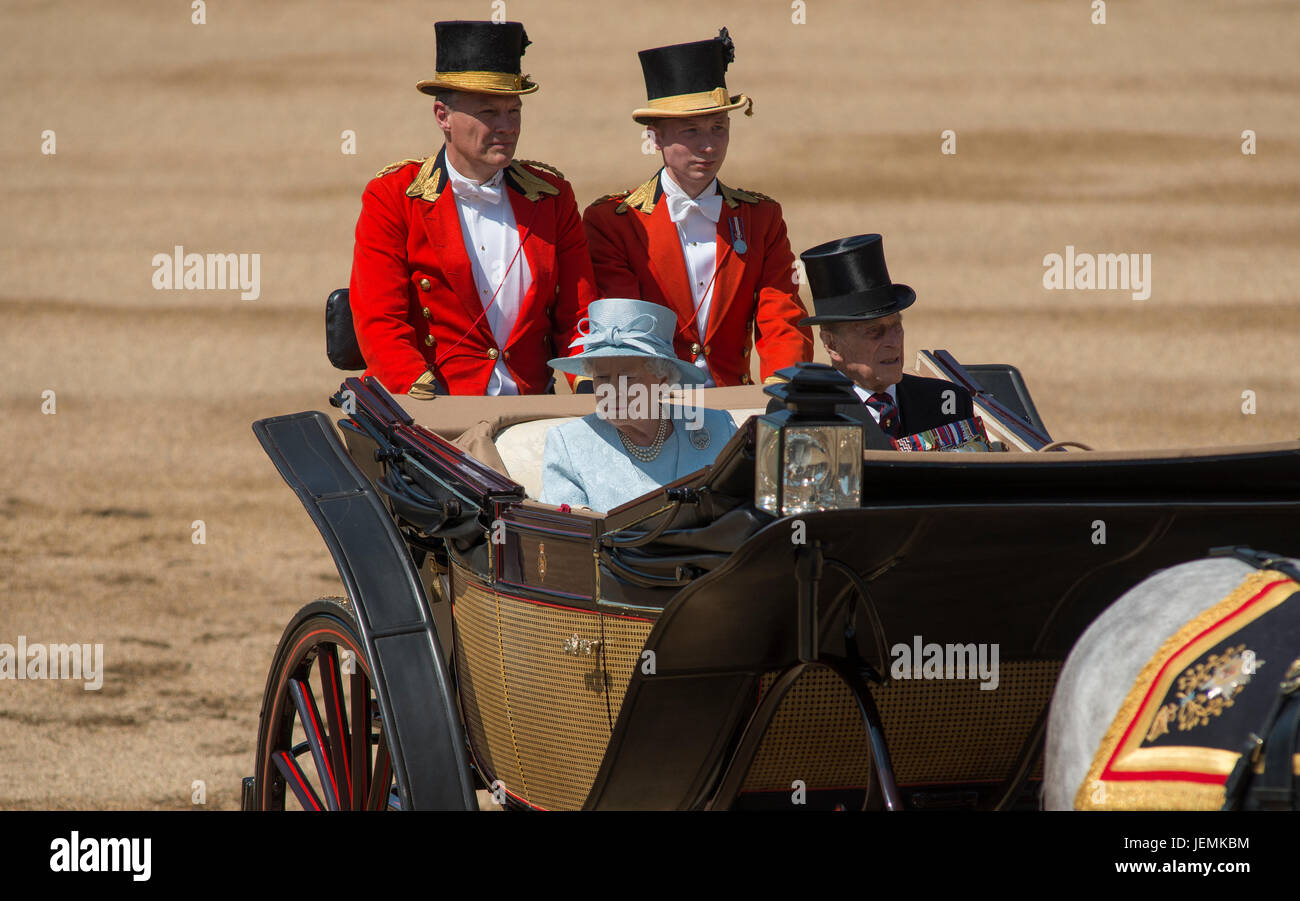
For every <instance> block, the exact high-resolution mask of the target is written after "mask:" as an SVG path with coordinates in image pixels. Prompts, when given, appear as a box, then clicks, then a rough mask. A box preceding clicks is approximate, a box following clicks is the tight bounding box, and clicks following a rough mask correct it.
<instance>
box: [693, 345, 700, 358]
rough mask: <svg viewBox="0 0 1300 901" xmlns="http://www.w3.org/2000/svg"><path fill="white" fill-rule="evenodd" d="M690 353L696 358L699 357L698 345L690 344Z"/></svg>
mask: <svg viewBox="0 0 1300 901" xmlns="http://www.w3.org/2000/svg"><path fill="white" fill-rule="evenodd" d="M691 353H693V354H695V356H697V357H698V356H699V355H700V345H698V344H692V345H691Z"/></svg>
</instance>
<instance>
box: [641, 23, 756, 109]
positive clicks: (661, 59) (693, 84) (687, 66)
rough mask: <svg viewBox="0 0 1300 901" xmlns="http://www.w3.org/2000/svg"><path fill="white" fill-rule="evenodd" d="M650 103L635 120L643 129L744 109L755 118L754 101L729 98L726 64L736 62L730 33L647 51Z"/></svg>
mask: <svg viewBox="0 0 1300 901" xmlns="http://www.w3.org/2000/svg"><path fill="white" fill-rule="evenodd" d="M637 55H638V56H640V57H641V71H642V73H644V75H645V92H646V98H647V103H646V105H645V106H644V107H642V108H641V109H638V110H634V111H633V113H632V118H633V119H635V120H636V121H637V122H639V123H640V124H642V125H649V124H650V121H651V120H653V119H664V118H668V119H684V118H687V117H689V116H708V115H712V114H713V113H724V112H727V111H728V110H733V109H739V108H740V107H742V106H743V107H745V115H747V116H752V115H754V109H753V107H754V101H752V100H750V99H749V98H748V97H746V96H745V95H744V94H736V95H735V96H732V95H731V94H728V93H727V79H726V72H727V64H728V63H730V62H733V61H734V60H735V59H736V45H735V44H734V43H732V40H731V36H730V35H728V34H727V29H725V28H724V29H722V30H721V31H719V32H718V36H717V37H716V38H712V39H711V40H707V41H693V42H691V43H689V44H672V45H670V46H667V47H655V48H653V49H650V50H642V51H641V52H640V53H639V54H637Z"/></svg>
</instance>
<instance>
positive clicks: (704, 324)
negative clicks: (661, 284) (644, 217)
mask: <svg viewBox="0 0 1300 901" xmlns="http://www.w3.org/2000/svg"><path fill="white" fill-rule="evenodd" d="M659 183H660V184H661V185H663V189H664V194H665V200H666V201H667V202H668V208H669V211H670V212H669V215H670V216H671V217H673V221H674V222H675V223H676V224H677V237H678V238H679V239H680V240H681V242H682V258H683V259H684V260H685V261H686V276H687V278H689V279H690V282H691V296H692V297H693V298H694V301H695V324H696V326H697V327H698V328H699V330H700V341H701V342H702V341H704V339H705V338H706V337H707V336H708V334H709V311H710V309H711V308H712V306H713V282H714V278H713V277H714V273H715V272H716V271H717V265H718V217H719V216H720V215H721V211H722V198H721V196H718V180H717V179H716V178H715V179H714V180H713V181H712V182H711V183H710V184H709V186H708V187H707V188H705V189H704V190H703V191H701V192H700V194H699V196H698V197H696V198H691V197H690V196H689V195H688V194H687V193H686V191H684V190H683V189H682V187H681V186H680V185H678V184H677V182H675V181H673V177H672V176H671V175H669V174H668V169H667V168H665V169H664V170H663V173H662V175H661V176H660V179H659ZM674 197H676V198H679V199H678V200H672V199H671V198H674ZM692 201H693V202H692ZM683 209H684V210H685V211H684V212H681V213H678V212H677V211H678V210H683ZM710 214H712V219H710V218H709V215H710ZM678 215H680V217H681V218H680V219H678V218H676V216H678ZM695 365H696V366H698V367H699V368H700V369H703V370H704V374H705V375H706V376H707V377H708V381H707V382H705V383H704V385H703V386H702V387H705V388H712V387H714V381H713V375H712V373H710V372H709V363H708V358H706V357H705V356H704V354H700V355H699V356H698V357H696V358H695Z"/></svg>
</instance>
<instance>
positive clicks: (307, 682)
mask: <svg viewBox="0 0 1300 901" xmlns="http://www.w3.org/2000/svg"><path fill="white" fill-rule="evenodd" d="M392 783H393V773H392V767H391V766H390V765H389V757H388V748H387V743H386V739H385V736H384V733H383V728H382V724H381V722H380V718H379V708H378V706H377V704H376V702H375V697H374V688H373V685H372V684H371V677H370V666H369V664H368V663H367V662H366V653H365V649H364V647H363V645H362V643H361V635H360V630H359V629H358V628H357V625H356V620H355V619H354V618H353V615H352V611H351V608H350V605H349V604H348V602H347V599H346V598H323V599H321V600H318V601H313V602H312V603H310V604H308V605H307V606H306V607H304V608H303V609H302V610H300V611H298V614H297V616H295V617H294V618H293V620H292V621H291V622H290V623H289V625H288V627H287V628H286V629H285V630H284V637H283V638H281V639H280V645H279V647H277V648H276V651H275V659H274V661H273V662H272V664H271V672H270V674H269V675H268V676H267V680H266V693H265V695H264V696H263V698H262V723H261V727H260V728H259V729H258V735H257V776H256V782H255V783H254V785H255V789H254V797H253V800H254V807H255V809H257V810H284V809H285V808H286V807H288V808H300V809H303V810H385V809H388V808H389V806H390V795H392ZM392 800H393V802H394V804H396V796H395V795H392Z"/></svg>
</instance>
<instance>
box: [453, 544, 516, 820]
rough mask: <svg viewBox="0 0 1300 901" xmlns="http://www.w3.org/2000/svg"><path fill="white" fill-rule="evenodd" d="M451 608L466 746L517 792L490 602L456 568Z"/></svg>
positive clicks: (504, 689)
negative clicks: (468, 743)
mask: <svg viewBox="0 0 1300 901" xmlns="http://www.w3.org/2000/svg"><path fill="white" fill-rule="evenodd" d="M455 575H456V586H455V598H456V604H455V607H454V611H453V612H454V616H455V630H454V631H455V635H456V686H457V690H458V692H459V694H460V704H461V711H462V715H463V716H464V718H465V729H466V731H467V732H468V736H469V741H470V744H471V745H472V746H473V748H474V752H475V754H476V756H477V757H478V759H479V762H480V763H481V764H482V765H483V767H484V769H486V770H487V772H488V774H489V775H491V776H492V777H493V778H495V779H500V780H501V781H502V783H504V785H505V786H506V787H507V788H508V789H509V790H511V791H517V792H518V793H519V794H521V795H522V794H523V792H522V786H523V782H524V780H523V778H522V772H521V771H520V768H519V758H518V755H517V754H516V751H515V743H514V738H513V735H512V727H511V724H510V717H509V714H508V711H507V708H506V683H505V677H504V674H503V671H502V667H501V649H500V645H499V643H498V641H497V615H496V601H495V599H494V598H493V596H492V595H491V594H489V593H488V592H485V591H482V590H481V589H478V588H477V587H475V588H469V587H468V585H469V584H471V583H468V582H467V581H466V580H464V579H463V578H461V577H460V575H461V574H460V572H459V568H457V570H456V573H455Z"/></svg>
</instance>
